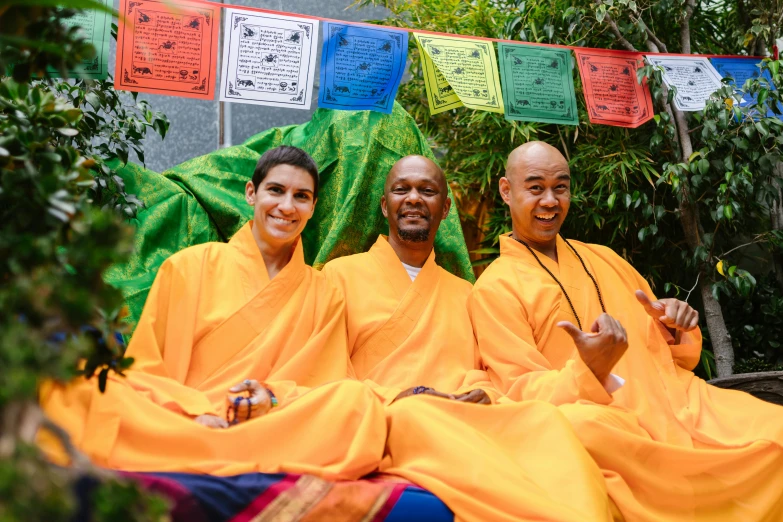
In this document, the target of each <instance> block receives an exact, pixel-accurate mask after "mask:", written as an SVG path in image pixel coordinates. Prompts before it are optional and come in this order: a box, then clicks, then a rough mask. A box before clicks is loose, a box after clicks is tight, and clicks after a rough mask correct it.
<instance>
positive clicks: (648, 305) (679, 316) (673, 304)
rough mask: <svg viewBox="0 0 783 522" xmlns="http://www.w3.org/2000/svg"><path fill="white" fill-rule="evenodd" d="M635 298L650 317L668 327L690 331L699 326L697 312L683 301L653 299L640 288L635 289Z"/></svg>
mask: <svg viewBox="0 0 783 522" xmlns="http://www.w3.org/2000/svg"><path fill="white" fill-rule="evenodd" d="M636 299H637V300H638V301H639V302H640V303H641V305H642V306H643V307H644V310H645V311H646V312H647V313H648V314H649V315H650V317H652V318H653V319H657V320H658V321H660V322H661V323H662V324H663V325H664V326H665V327H667V328H669V329H672V330H682V331H683V332H690V331H691V330H693V329H694V328H696V327H697V326H699V312H697V311H696V310H694V309H693V308H692V307H691V305H689V304H688V303H686V302H685V301H680V300H679V299H673V298H669V299H658V300H657V301H653V300H651V299H650V298H649V297H647V294H645V293H644V292H643V291H641V290H637V291H636Z"/></svg>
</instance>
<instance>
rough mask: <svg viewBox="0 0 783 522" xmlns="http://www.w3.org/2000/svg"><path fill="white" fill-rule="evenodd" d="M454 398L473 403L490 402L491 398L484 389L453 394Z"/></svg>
mask: <svg viewBox="0 0 783 522" xmlns="http://www.w3.org/2000/svg"><path fill="white" fill-rule="evenodd" d="M454 400H456V401H460V402H471V403H473V404H492V399H490V398H489V395H487V392H485V391H484V390H479V389H476V390H470V391H469V392H467V393H460V394H459V395H455V396H454Z"/></svg>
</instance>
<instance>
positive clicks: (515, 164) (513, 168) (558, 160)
mask: <svg viewBox="0 0 783 522" xmlns="http://www.w3.org/2000/svg"><path fill="white" fill-rule="evenodd" d="M536 170H555V171H561V172H566V173H569V172H570V170H569V169H568V161H566V159H565V158H564V157H563V155H562V154H560V151H559V150H557V149H556V148H555V147H553V146H552V145H550V144H548V143H545V142H543V141H528V142H527V143H524V144H522V145H520V146H519V147H517V148H516V149H514V150H512V151H511V154H509V155H508V162H507V163H506V177H507V178H509V179H514V178H517V177H519V176H520V175H523V174H525V173H526V172H530V171H536Z"/></svg>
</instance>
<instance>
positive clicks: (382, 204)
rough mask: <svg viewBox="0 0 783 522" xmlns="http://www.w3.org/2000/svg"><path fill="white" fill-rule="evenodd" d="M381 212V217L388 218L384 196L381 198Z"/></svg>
mask: <svg viewBox="0 0 783 522" xmlns="http://www.w3.org/2000/svg"><path fill="white" fill-rule="evenodd" d="M381 212H383V217H385V218H386V219H388V218H389V211H388V210H386V194H384V195H383V196H381Z"/></svg>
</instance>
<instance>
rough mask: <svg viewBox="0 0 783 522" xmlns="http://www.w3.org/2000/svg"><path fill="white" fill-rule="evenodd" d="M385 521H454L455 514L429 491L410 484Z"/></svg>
mask: <svg viewBox="0 0 783 522" xmlns="http://www.w3.org/2000/svg"><path fill="white" fill-rule="evenodd" d="M384 522H454V514H453V513H452V512H451V510H450V509H449V508H448V507H446V504H444V503H443V501H441V500H440V499H439V498H438V497H436V496H435V495H433V494H432V493H430V492H429V491H427V490H424V489H421V488H418V487H416V486H409V487H408V488H407V489H406V490H405V491H403V493H402V495H400V498H399V500H397V503H396V504H394V507H393V508H392V510H391V513H389V516H387V517H386V520H385V521H384Z"/></svg>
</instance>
